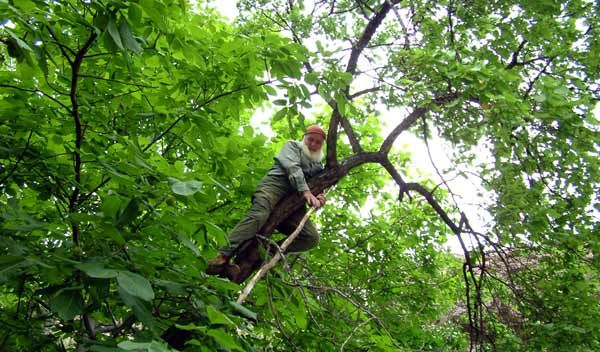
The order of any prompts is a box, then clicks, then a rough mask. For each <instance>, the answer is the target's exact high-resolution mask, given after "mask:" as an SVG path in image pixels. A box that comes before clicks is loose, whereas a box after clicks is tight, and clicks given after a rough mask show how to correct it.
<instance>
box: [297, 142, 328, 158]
mask: <svg viewBox="0 0 600 352" xmlns="http://www.w3.org/2000/svg"><path fill="white" fill-rule="evenodd" d="M302 152H303V153H304V155H306V156H307V157H308V159H310V161H312V162H318V161H321V160H322V159H323V149H322V148H321V149H319V151H318V152H313V151H311V150H310V149H308V146H307V145H306V143H304V142H302Z"/></svg>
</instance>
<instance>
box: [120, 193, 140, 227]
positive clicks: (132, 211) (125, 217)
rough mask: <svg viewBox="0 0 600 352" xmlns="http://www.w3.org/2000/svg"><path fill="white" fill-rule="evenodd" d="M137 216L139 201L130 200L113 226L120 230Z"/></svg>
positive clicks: (135, 199)
mask: <svg viewBox="0 0 600 352" xmlns="http://www.w3.org/2000/svg"><path fill="white" fill-rule="evenodd" d="M139 214H140V209H139V201H138V199H137V198H132V199H131V200H130V201H129V203H127V206H126V207H125V209H124V210H123V212H121V214H120V215H119V217H118V218H117V221H116V222H115V226H116V227H117V228H122V227H124V226H125V225H129V224H130V223H131V222H132V221H133V220H134V219H135V218H137V217H138V215H139Z"/></svg>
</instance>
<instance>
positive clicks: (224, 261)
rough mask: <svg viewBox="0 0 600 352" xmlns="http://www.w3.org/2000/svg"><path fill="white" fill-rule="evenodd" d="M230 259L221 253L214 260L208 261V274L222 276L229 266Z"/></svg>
mask: <svg viewBox="0 0 600 352" xmlns="http://www.w3.org/2000/svg"><path fill="white" fill-rule="evenodd" d="M229 259H230V258H229V257H228V256H227V255H225V254H223V253H219V254H218V255H217V256H216V257H215V258H214V259H211V260H209V261H208V268H206V273H207V274H208V275H222V274H223V273H224V271H225V270H226V269H227V266H229Z"/></svg>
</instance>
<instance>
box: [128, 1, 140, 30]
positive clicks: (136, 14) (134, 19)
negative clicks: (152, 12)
mask: <svg viewBox="0 0 600 352" xmlns="http://www.w3.org/2000/svg"><path fill="white" fill-rule="evenodd" d="M127 15H128V17H129V20H130V21H131V23H133V24H134V25H140V23H141V20H142V9H140V8H139V6H137V5H135V4H132V5H131V6H129V8H128V9H127Z"/></svg>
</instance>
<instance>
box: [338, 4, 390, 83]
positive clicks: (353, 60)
mask: <svg viewBox="0 0 600 352" xmlns="http://www.w3.org/2000/svg"><path fill="white" fill-rule="evenodd" d="M399 2H400V0H394V1H391V2H389V1H386V2H385V3H384V4H383V5H382V6H381V9H380V10H379V11H378V12H377V13H376V14H375V16H374V17H373V18H372V19H371V21H369V23H368V24H367V26H366V27H365V30H364V31H363V33H362V35H361V37H360V39H359V40H358V42H357V43H356V44H355V45H354V47H353V48H352V51H351V52H350V59H349V60H348V65H347V66H346V72H349V73H352V74H354V72H355V71H356V64H357V63H358V58H359V57H360V54H361V53H362V51H363V50H364V49H365V47H366V46H367V44H369V41H370V40H371V38H372V37H373V35H374V34H375V32H376V31H377V28H378V27H379V26H380V25H381V23H382V22H383V19H384V18H385V16H386V15H387V14H388V12H389V11H390V9H391V8H392V6H394V5H396V4H398V3H399Z"/></svg>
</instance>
